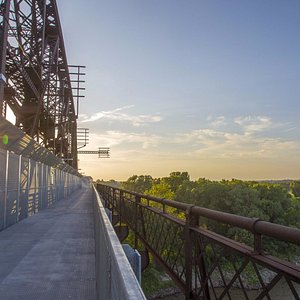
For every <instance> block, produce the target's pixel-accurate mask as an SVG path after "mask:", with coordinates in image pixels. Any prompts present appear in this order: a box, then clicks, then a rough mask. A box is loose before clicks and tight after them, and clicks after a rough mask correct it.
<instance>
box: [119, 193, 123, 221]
mask: <svg viewBox="0 0 300 300" xmlns="http://www.w3.org/2000/svg"><path fill="white" fill-rule="evenodd" d="M123 197H124V194H123V191H120V194H119V215H120V225H121V222H122V204H123V200H124V198H123Z"/></svg>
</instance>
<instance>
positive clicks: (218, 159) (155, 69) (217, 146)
mask: <svg viewBox="0 0 300 300" xmlns="http://www.w3.org/2000/svg"><path fill="white" fill-rule="evenodd" d="M58 4H59V8H60V16H61V22H62V25H63V31H64V36H65V44H66V49H67V54H68V60H69V63H70V64H81V65H82V64H83V65H86V66H87V76H86V80H87V83H86V88H87V91H86V99H85V100H83V101H82V102H81V109H80V115H81V116H80V119H79V126H81V127H88V128H90V136H91V142H90V145H89V146H88V147H87V149H97V147H98V146H110V147H111V158H110V159H109V160H98V159H97V158H96V157H83V156H81V157H80V166H81V168H82V169H83V171H84V172H85V173H86V174H88V175H92V176H93V177H94V178H103V179H111V178H114V179H117V180H123V179H126V178H128V177H129V176H131V175H133V174H151V175H153V176H166V175H168V173H169V172H171V171H177V170H180V171H188V172H189V173H190V174H191V175H192V178H198V177H206V178H211V179H222V178H229V179H230V178H242V179H266V178H269V179H271V178H277V179H278V178H299V177H300V176H299V167H300V159H299V150H300V142H299V129H300V121H299V117H298V114H299V111H300V109H299V105H300V104H299V103H300V102H299V95H300V85H299V78H300V17H299V10H300V2H299V1H297V0H295V1H294V0H289V1H274V0H273V1H241V0H239V1H201V0H188V1H187V0H180V1H179V0H172V1H171V0H164V1H161V0H151V1H146V0H122V1H121V0H119V1H114V0H110V1H88V2H83V1H78V0H73V1H66V0H58Z"/></svg>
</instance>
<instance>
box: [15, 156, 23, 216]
mask: <svg viewBox="0 0 300 300" xmlns="http://www.w3.org/2000/svg"><path fill="white" fill-rule="evenodd" d="M21 168H22V155H20V156H19V161H18V195H17V203H16V222H19V209H20V196H21Z"/></svg>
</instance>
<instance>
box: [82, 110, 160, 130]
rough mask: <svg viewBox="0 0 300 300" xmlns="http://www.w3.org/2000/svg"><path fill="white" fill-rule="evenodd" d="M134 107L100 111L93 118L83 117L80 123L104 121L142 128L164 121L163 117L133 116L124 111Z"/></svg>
mask: <svg viewBox="0 0 300 300" xmlns="http://www.w3.org/2000/svg"><path fill="white" fill-rule="evenodd" d="M132 107H134V105H128V106H123V107H119V108H116V109H113V110H108V111H100V112H97V113H95V114H92V115H91V116H87V115H81V116H80V117H81V120H80V122H81V123H87V122H94V121H97V120H101V119H103V120H108V121H116V122H128V123H131V124H132V125H133V126H142V125H145V124H148V123H156V122H160V121H161V120H162V117H161V116H159V115H131V114H129V113H126V112H124V110H127V109H130V108H132Z"/></svg>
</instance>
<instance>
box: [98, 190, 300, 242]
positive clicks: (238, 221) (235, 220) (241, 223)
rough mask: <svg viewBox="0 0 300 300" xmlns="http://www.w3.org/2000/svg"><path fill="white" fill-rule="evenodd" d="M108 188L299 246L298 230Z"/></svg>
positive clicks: (256, 219) (299, 232) (299, 231)
mask: <svg viewBox="0 0 300 300" xmlns="http://www.w3.org/2000/svg"><path fill="white" fill-rule="evenodd" d="M99 185H101V184H99ZM104 186H105V185H104ZM110 188H111V189H113V190H116V191H120V192H123V193H126V194H129V195H132V196H138V197H140V198H142V199H145V200H149V201H153V202H155V203H159V204H162V205H166V206H169V207H172V208H176V209H178V210H181V211H184V212H185V211H188V210H189V212H190V214H192V215H193V216H196V217H205V218H208V219H211V220H214V221H217V222H220V223H224V224H228V225H232V226H235V227H239V228H241V229H245V230H248V231H251V232H252V233H255V234H262V235H265V236H269V237H273V238H275V239H279V240H282V241H285V242H291V243H294V244H297V245H300V229H297V228H292V227H288V226H284V225H279V224H275V223H270V222H266V221H263V220H260V219H258V218H249V217H243V216H239V215H234V214H230V213H225V212H221V211H217V210H213V209H209V208H204V207H199V206H194V205H191V204H187V203H182V202H178V201H174V200H168V199H165V198H158V197H154V196H150V195H143V194H140V193H136V192H132V191H128V190H124V189H117V188H114V187H110Z"/></svg>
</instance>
